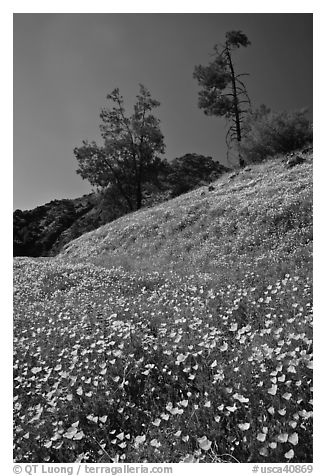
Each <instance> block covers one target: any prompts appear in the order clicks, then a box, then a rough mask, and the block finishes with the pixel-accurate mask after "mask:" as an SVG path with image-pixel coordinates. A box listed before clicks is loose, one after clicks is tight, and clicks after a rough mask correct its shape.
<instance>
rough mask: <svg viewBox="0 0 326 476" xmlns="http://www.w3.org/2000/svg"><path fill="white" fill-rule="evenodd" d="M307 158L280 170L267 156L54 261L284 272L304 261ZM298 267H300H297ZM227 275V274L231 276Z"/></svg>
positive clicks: (104, 231)
mask: <svg viewBox="0 0 326 476" xmlns="http://www.w3.org/2000/svg"><path fill="white" fill-rule="evenodd" d="M311 247H312V156H311V155H310V157H309V158H308V160H307V162H306V163H304V164H303V165H300V166H297V167H294V168H292V169H287V168H286V167H285V164H284V161H282V160H281V158H279V159H275V160H273V161H269V162H266V163H264V164H259V165H254V166H251V167H247V168H246V169H244V170H243V171H241V172H239V173H229V174H225V175H223V176H222V178H220V179H219V180H218V181H217V182H215V184H214V190H212V191H208V187H202V188H199V189H197V190H195V191H192V192H190V193H188V194H185V195H182V196H180V197H178V198H176V199H174V200H170V201H168V202H166V203H163V204H161V205H159V206H157V207H154V208H151V209H144V210H141V211H139V212H136V213H133V214H129V215H127V216H124V217H122V218H120V219H118V220H116V221H114V222H112V223H110V224H108V225H105V226H103V227H100V228H98V229H97V230H96V231H94V232H91V233H88V234H85V235H83V236H82V237H80V238H79V239H77V240H75V241H73V242H71V243H69V244H68V245H67V246H66V248H65V249H64V251H63V252H62V253H61V256H65V257H68V258H69V259H74V260H77V261H78V260H83V261H85V260H87V261H88V260H89V261H91V262H94V263H96V264H100V265H101V266H107V267H111V266H112V265H113V266H122V267H123V268H124V269H126V270H128V271H160V272H162V271H170V270H172V271H178V272H181V273H182V274H185V273H187V274H189V273H197V272H198V271H201V272H214V274H217V275H220V277H221V279H222V278H223V279H227V280H228V279H233V278H234V279H236V280H238V279H239V275H238V273H240V274H241V275H242V274H243V273H246V272H247V271H250V272H251V271H253V270H254V269H256V270H257V271H258V270H259V269H261V270H262V274H264V275H266V273H268V272H270V273H271V275H274V273H275V272H277V273H281V274H282V273H284V274H286V273H287V272H289V271H293V272H295V270H296V269H298V270H300V269H301V268H302V266H304V268H305V269H306V267H307V261H308V262H311V252H312V248H311ZM303 263H304V264H303ZM233 273H235V275H234V276H233V277H232V274H233Z"/></svg>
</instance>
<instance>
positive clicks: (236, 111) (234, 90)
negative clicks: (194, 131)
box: [226, 46, 245, 167]
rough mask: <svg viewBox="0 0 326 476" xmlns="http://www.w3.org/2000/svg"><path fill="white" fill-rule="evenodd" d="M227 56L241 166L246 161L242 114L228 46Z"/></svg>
mask: <svg viewBox="0 0 326 476" xmlns="http://www.w3.org/2000/svg"><path fill="white" fill-rule="evenodd" d="M226 57H227V60H228V63H229V67H230V71H231V82H232V95H233V105H234V116H235V126H236V133H237V141H238V157H239V164H240V167H244V166H245V162H244V160H243V158H242V156H241V154H240V143H241V126H240V114H239V100H238V93H237V87H236V83H235V74H234V68H233V63H232V58H231V54H230V51H229V48H228V46H226Z"/></svg>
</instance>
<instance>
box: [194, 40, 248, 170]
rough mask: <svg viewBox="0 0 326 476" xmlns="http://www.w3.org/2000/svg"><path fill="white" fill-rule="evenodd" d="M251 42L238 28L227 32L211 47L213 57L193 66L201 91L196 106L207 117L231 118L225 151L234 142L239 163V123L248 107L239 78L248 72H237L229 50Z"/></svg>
mask: <svg viewBox="0 0 326 476" xmlns="http://www.w3.org/2000/svg"><path fill="white" fill-rule="evenodd" d="M249 45H250V41H249V40H248V38H247V36H246V35H245V34H244V33H242V32H241V31H229V32H227V33H226V35H225V42H224V44H223V45H215V46H214V51H215V53H214V56H215V57H214V60H213V61H212V62H210V63H209V65H208V66H201V65H199V66H196V67H195V70H194V74H193V76H194V78H195V79H197V81H198V83H199V85H200V86H201V87H202V90H201V91H200V92H199V102H198V105H199V108H200V109H203V111H204V113H205V114H206V115H209V116H224V117H225V118H226V119H227V120H229V121H230V123H231V124H230V127H229V129H228V132H227V135H226V142H227V146H228V152H229V149H230V147H231V143H232V142H233V141H236V143H237V145H238V147H237V148H238V156H239V163H240V166H241V167H242V166H244V161H243V159H242V157H241V154H240V151H239V145H240V143H241V139H242V135H243V134H242V122H243V119H244V115H245V113H246V112H247V107H248V105H249V107H250V100H249V97H248V94H247V90H246V87H245V84H244V83H243V81H242V80H241V79H240V77H241V76H246V75H247V73H242V74H236V73H235V69H234V65H233V61H232V53H233V51H234V50H235V49H237V48H239V47H240V46H244V47H247V46H249Z"/></svg>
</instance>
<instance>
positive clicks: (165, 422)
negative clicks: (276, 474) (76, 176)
mask: <svg viewBox="0 0 326 476" xmlns="http://www.w3.org/2000/svg"><path fill="white" fill-rule="evenodd" d="M14 263H15V265H14V267H15V273H14V348H15V353H14V393H15V404H14V418H15V423H14V432H15V437H14V443H15V447H14V455H15V460H16V461H18V462H72V461H79V462H86V461H108V462H112V461H120V462H122V461H126V462H152V463H153V462H165V463H167V462H180V461H185V462H195V461H202V462H221V461H240V462H246V461H250V462H264V463H266V462H291V463H295V462H300V463H309V462H311V461H312V279H311V274H312V157H311V156H308V157H307V161H306V162H305V163H303V164H302V165H298V166H296V167H294V168H292V169H287V168H286V166H285V163H284V161H282V159H281V158H279V159H274V160H272V161H270V162H268V163H265V164H260V165H255V166H251V167H250V168H247V169H245V170H243V171H241V172H239V173H238V174H236V173H233V174H232V173H231V174H226V175H224V176H223V177H222V178H221V179H220V180H218V181H217V182H216V183H215V184H214V190H211V191H209V190H208V187H203V188H201V189H198V190H196V191H192V192H190V193H188V194H186V195H184V196H180V197H178V198H176V199H174V200H171V201H169V202H167V203H164V204H162V205H159V206H157V207H155V208H152V209H147V210H141V211H139V212H136V213H133V214H130V215H128V216H125V217H122V218H120V219H118V220H116V221H115V222H112V223H110V224H108V225H105V226H103V227H101V228H99V229H97V230H96V231H93V232H90V233H87V234H85V235H83V236H82V237H80V238H78V239H77V240H75V241H74V242H71V243H69V244H68V245H67V246H66V248H65V250H64V251H63V252H62V253H61V254H60V255H59V256H58V257H56V258H43V259H40V258H39V259H32V258H16V259H15V262H14Z"/></svg>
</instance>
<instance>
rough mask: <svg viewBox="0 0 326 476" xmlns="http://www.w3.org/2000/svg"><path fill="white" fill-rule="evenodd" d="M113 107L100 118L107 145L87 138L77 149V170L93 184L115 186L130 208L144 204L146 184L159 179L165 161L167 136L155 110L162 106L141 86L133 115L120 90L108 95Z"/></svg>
mask: <svg viewBox="0 0 326 476" xmlns="http://www.w3.org/2000/svg"><path fill="white" fill-rule="evenodd" d="M107 99H108V100H109V101H111V103H112V105H111V107H105V108H103V109H102V111H101V114H100V118H101V120H102V123H101V125H100V130H101V135H102V138H103V141H104V145H103V146H101V147H100V146H98V145H97V144H96V142H88V141H83V145H82V146H81V147H76V148H75V149H74V154H75V157H76V159H77V161H78V165H79V168H78V169H77V173H78V174H80V175H81V176H82V178H83V179H87V180H88V181H89V182H90V183H91V184H92V185H93V186H95V187H97V188H99V189H104V188H107V187H111V189H113V190H115V191H116V193H118V194H119V195H120V196H121V197H122V198H123V199H124V200H125V203H126V204H127V206H128V208H129V210H130V211H132V210H135V209H137V210H138V209H139V208H141V206H142V201H143V191H144V186H145V185H146V183H147V182H149V183H152V182H154V183H155V182H158V176H159V173H160V170H161V169H162V167H164V162H163V161H162V159H161V158H160V154H163V153H164V150H165V145H164V137H163V134H162V132H161V130H160V126H159V123H160V121H159V119H157V118H156V117H155V116H154V115H153V114H152V111H153V109H155V108H156V107H158V106H159V105H160V103H159V102H158V101H156V100H155V99H153V98H152V97H151V94H150V92H149V91H148V90H147V89H146V88H145V87H144V86H143V85H140V92H139V95H137V101H136V104H135V105H134V111H133V114H132V115H130V116H128V115H127V114H126V110H125V107H124V101H123V97H122V96H121V95H120V91H119V89H118V88H117V89H114V91H112V93H111V94H109V95H108V96H107Z"/></svg>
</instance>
